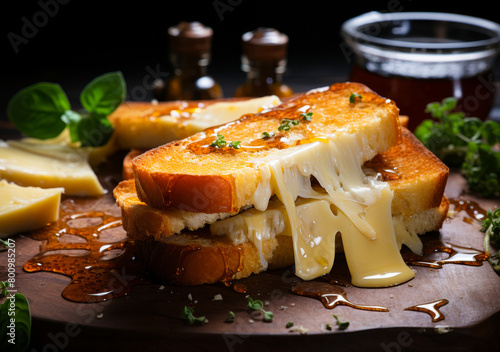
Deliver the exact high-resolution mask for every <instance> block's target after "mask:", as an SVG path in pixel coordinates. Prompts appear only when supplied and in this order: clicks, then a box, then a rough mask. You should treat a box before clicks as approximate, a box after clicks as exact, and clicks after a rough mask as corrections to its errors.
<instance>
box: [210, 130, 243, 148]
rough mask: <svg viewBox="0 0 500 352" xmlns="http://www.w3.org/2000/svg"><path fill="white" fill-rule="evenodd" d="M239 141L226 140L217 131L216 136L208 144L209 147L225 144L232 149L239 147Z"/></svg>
mask: <svg viewBox="0 0 500 352" xmlns="http://www.w3.org/2000/svg"><path fill="white" fill-rule="evenodd" d="M240 144H241V141H233V142H229V143H228V142H227V141H226V140H225V139H224V136H223V135H222V134H219V133H217V138H215V140H214V141H213V142H212V143H211V144H210V146H211V147H214V148H218V149H219V148H224V147H226V146H228V147H230V148H233V149H239V148H240Z"/></svg>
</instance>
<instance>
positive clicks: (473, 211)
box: [448, 199, 487, 222]
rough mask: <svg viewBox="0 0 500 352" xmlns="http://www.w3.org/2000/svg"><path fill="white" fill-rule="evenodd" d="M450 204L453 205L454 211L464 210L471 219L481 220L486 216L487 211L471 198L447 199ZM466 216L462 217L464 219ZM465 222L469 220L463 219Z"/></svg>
mask: <svg viewBox="0 0 500 352" xmlns="http://www.w3.org/2000/svg"><path fill="white" fill-rule="evenodd" d="M448 201H449V202H450V204H453V205H454V211H455V212H457V213H458V212H460V211H465V213H466V214H467V215H468V216H469V218H471V219H473V220H478V221H482V220H483V219H484V217H485V216H486V213H487V211H486V210H485V209H483V208H482V207H481V206H480V205H479V204H478V203H476V202H474V201H472V200H465V199H448ZM465 219H466V218H464V220H465ZM465 221H466V222H469V221H467V220H465Z"/></svg>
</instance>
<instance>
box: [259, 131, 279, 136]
mask: <svg viewBox="0 0 500 352" xmlns="http://www.w3.org/2000/svg"><path fill="white" fill-rule="evenodd" d="M275 135H276V134H275V133H274V131H271V132H262V138H271V137H274V136H275Z"/></svg>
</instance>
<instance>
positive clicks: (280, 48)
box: [241, 27, 288, 61]
mask: <svg viewBox="0 0 500 352" xmlns="http://www.w3.org/2000/svg"><path fill="white" fill-rule="evenodd" d="M241 40H242V47H243V54H244V55H245V56H247V57H248V58H249V59H250V60H264V61H275V60H277V61H279V60H282V59H283V58H285V56H286V49H287V45H288V36H287V35H286V34H283V33H281V32H279V31H277V30H276V29H274V28H264V27H260V28H257V29H255V30H253V31H250V32H246V33H245V34H243V35H242V37H241Z"/></svg>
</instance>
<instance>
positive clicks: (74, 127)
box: [61, 110, 82, 142]
mask: <svg viewBox="0 0 500 352" xmlns="http://www.w3.org/2000/svg"><path fill="white" fill-rule="evenodd" d="M61 120H63V121H64V122H65V123H66V125H68V130H69V136H70V138H71V141H72V142H78V141H79V140H80V136H79V133H78V125H79V123H80V121H81V120H82V115H80V114H79V113H77V112H76V111H73V110H67V111H65V112H64V114H63V115H62V116H61Z"/></svg>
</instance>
